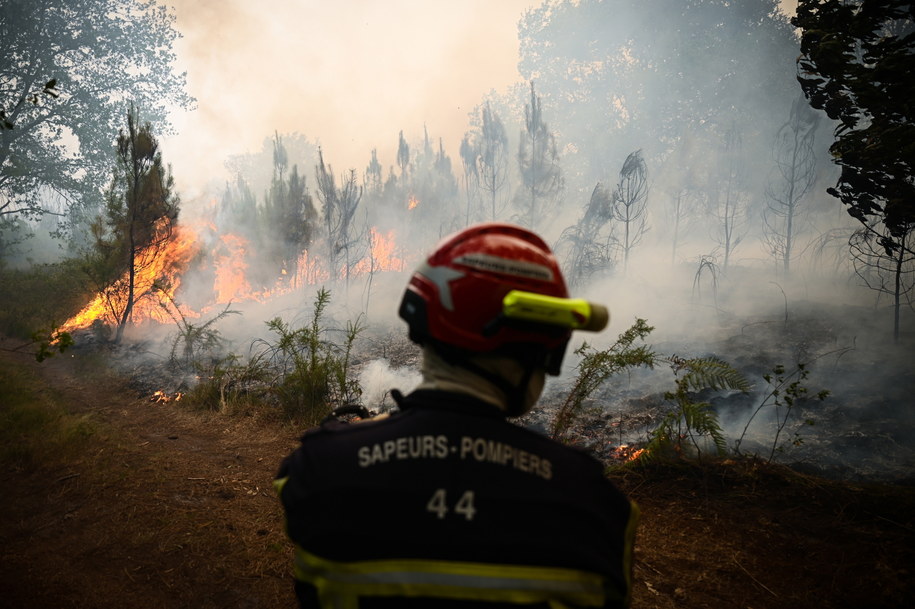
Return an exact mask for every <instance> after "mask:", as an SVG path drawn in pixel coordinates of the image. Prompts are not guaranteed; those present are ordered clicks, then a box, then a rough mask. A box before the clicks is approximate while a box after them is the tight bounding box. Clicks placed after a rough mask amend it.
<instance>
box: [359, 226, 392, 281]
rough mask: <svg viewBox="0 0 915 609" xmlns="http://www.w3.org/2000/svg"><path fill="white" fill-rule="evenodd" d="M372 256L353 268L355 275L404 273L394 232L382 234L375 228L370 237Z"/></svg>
mask: <svg viewBox="0 0 915 609" xmlns="http://www.w3.org/2000/svg"><path fill="white" fill-rule="evenodd" d="M369 243H370V244H371V248H372V249H371V256H369V258H368V259H365V260H362V261H361V262H359V264H357V265H356V266H355V267H353V273H354V274H356V275H362V274H365V273H371V272H377V271H402V270H403V269H404V260H403V258H401V257H399V256H398V255H397V238H396V235H395V233H394V231H393V230H389V231H388V232H387V233H382V232H381V231H380V230H378V229H377V228H375V227H374V226H373V227H372V229H371V232H370V235H369Z"/></svg>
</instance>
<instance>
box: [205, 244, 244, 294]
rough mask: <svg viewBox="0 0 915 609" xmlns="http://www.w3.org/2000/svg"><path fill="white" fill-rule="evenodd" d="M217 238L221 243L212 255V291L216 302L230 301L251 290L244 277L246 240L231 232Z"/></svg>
mask: <svg viewBox="0 0 915 609" xmlns="http://www.w3.org/2000/svg"><path fill="white" fill-rule="evenodd" d="M219 240H220V242H221V245H220V247H219V249H218V252H217V253H216V254H215V255H214V263H215V265H216V279H215V281H214V285H213V291H214V293H215V297H216V302H231V301H232V300H236V299H238V298H239V297H242V296H243V295H245V294H248V293H250V291H251V286H250V285H249V284H248V281H247V280H246V279H245V269H247V268H248V264H247V262H246V261H245V253H246V251H247V249H248V242H247V240H246V239H245V238H244V237H241V236H239V235H232V234H229V235H221V236H220V237H219ZM223 252H225V253H223Z"/></svg>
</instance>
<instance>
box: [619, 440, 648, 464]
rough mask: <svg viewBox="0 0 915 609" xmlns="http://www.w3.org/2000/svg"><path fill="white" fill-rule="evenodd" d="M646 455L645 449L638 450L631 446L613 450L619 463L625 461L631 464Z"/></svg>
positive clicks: (622, 446) (620, 446)
mask: <svg viewBox="0 0 915 609" xmlns="http://www.w3.org/2000/svg"><path fill="white" fill-rule="evenodd" d="M644 453H645V449H644V448H636V447H635V446H632V445H630V444H620V445H619V446H617V447H616V448H614V449H613V454H612V456H613V458H614V459H616V460H617V461H624V462H626V463H629V462H630V461H635V460H636V459H638V458H639V457H641V456H642V455H643V454H644Z"/></svg>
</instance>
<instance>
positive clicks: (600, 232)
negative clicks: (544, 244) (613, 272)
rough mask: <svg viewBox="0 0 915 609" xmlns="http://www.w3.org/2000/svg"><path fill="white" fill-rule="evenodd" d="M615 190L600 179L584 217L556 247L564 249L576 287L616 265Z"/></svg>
mask: <svg viewBox="0 0 915 609" xmlns="http://www.w3.org/2000/svg"><path fill="white" fill-rule="evenodd" d="M612 218H613V193H611V192H610V191H609V190H607V189H606V188H604V186H603V185H601V184H600V182H598V184H597V185H596V186H595V187H594V190H593V191H592V192H591V199H590V200H589V201H588V205H587V207H586V208H585V211H584V213H583V214H582V216H581V219H580V220H579V221H578V222H577V223H576V224H575V225H574V226H570V227H568V228H566V229H565V230H564V231H563V232H562V235H561V236H560V238H559V245H558V247H557V249H559V250H565V256H564V264H563V268H564V269H566V279H567V280H568V281H569V283H570V284H571V285H573V286H576V285H581V284H583V283H584V282H585V281H587V280H588V279H589V278H591V277H593V276H594V275H595V274H597V273H600V272H605V271H608V270H610V269H611V268H612V267H613V261H614V259H615V258H616V249H617V247H618V244H617V242H616V239H615V238H614V235H613V224H612V223H610V220H611V219H612Z"/></svg>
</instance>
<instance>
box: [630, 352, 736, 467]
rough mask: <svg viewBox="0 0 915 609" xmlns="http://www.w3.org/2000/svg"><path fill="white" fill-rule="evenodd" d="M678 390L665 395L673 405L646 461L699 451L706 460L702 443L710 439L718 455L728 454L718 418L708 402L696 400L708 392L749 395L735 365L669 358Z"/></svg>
mask: <svg viewBox="0 0 915 609" xmlns="http://www.w3.org/2000/svg"><path fill="white" fill-rule="evenodd" d="M668 361H669V362H670V365H671V368H672V369H673V372H674V376H675V377H676V389H675V390H674V391H668V392H665V393H664V399H665V400H667V401H668V402H670V403H672V404H673V408H672V409H671V410H669V411H668V412H667V413H666V414H665V415H664V417H663V418H662V419H661V422H660V424H659V425H658V426H657V427H656V428H655V429H654V430H653V431H652V432H651V434H650V437H649V441H648V445H647V446H646V447H645V452H644V453H642V459H643V460H651V459H657V458H659V457H660V458H671V457H675V456H683V455H687V454H689V453H691V452H693V451H694V452H695V456H696V458H697V459H699V460H701V459H702V450H703V446H702V443H703V442H704V438H706V437H707V438H710V439H711V441H712V444H713V446H714V447H715V452H716V453H717V454H719V455H723V454H725V452H726V451H727V444H726V442H725V438H724V433H723V432H722V430H721V426H720V425H719V423H718V416H717V415H716V414H715V411H714V410H712V407H711V405H710V404H708V403H707V402H701V401H696V394H697V393H698V392H701V391H704V390H707V389H708V390H712V391H727V390H732V391H734V390H736V391H742V392H747V391H749V390H750V384H749V382H747V380H746V378H744V376H743V375H742V374H740V372H738V371H737V370H736V369H735V368H734V367H733V366H731V365H730V364H728V363H727V362H724V361H722V360H720V359H718V358H716V357H704V358H693V359H683V358H679V357H676V356H672V357H670V358H669V359H668Z"/></svg>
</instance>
